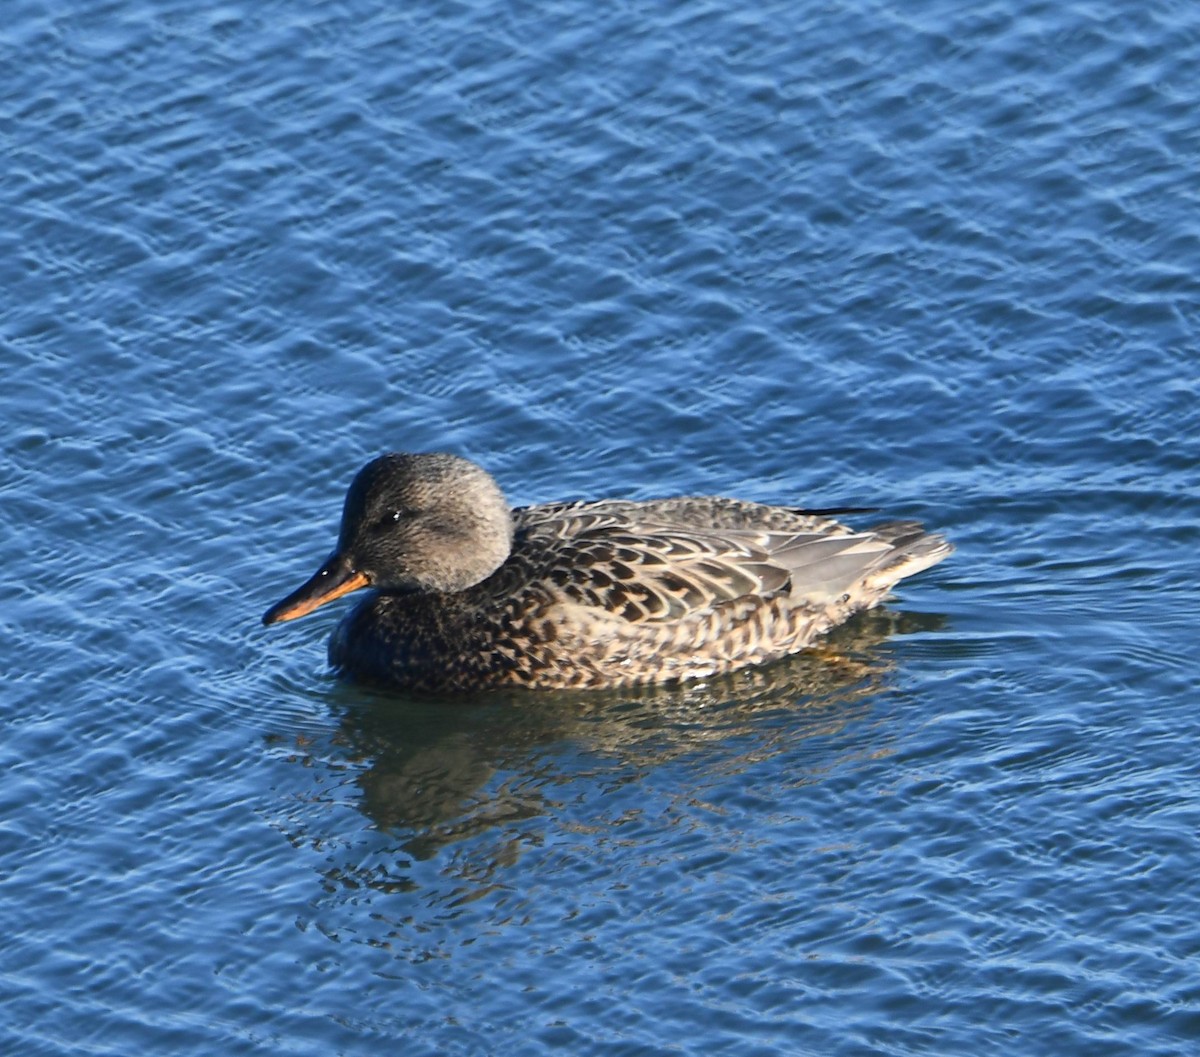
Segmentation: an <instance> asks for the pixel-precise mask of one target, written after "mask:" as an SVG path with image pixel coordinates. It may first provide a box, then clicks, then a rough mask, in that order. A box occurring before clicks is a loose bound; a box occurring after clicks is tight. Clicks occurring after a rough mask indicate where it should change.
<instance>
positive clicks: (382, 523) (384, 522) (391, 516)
mask: <svg viewBox="0 0 1200 1057" xmlns="http://www.w3.org/2000/svg"><path fill="white" fill-rule="evenodd" d="M409 514H410V511H408V510H404V509H400V510H389V511H388V512H387V513H386V514H382V515H380V517H379V519H378V520H377V521H376V522H375V531H376V532H388V531H389V530H391V529H393V528H395V527H396V526H397V525H398V524H399V523H400V522H401V521H403V520H404V519H405V518H407V517H408V516H409Z"/></svg>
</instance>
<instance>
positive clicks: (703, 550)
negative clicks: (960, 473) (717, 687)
mask: <svg viewBox="0 0 1200 1057" xmlns="http://www.w3.org/2000/svg"><path fill="white" fill-rule="evenodd" d="M382 459H383V460H386V459H393V460H403V462H398V463H393V464H389V466H388V467H387V468H386V469H385V470H380V469H377V470H376V471H373V476H372V475H368V476H370V477H371V479H370V481H368V482H367V483H366V484H364V485H363V487H361V488H359V492H360V494H359V496H358V499H357V500H354V494H355V488H356V487H358V486H359V484H360V482H359V481H356V483H355V486H354V487H352V489H351V496H350V497H348V499H347V508H346V514H345V516H344V519H343V529H342V540H341V542H340V544H339V548H340V551H339V552H335V555H334V556H333V558H331V562H332V561H333V560H334V558H338V557H339V556H340V552H345V553H346V554H352V553H353V552H355V550H356V546H358V545H357V544H356V542H355V541H356V540H359V539H360V538H361V537H362V536H363V534H362V533H359V532H357V531H356V528H355V525H354V524H350V525H348V524H347V523H346V518H351V519H355V518H356V519H358V520H360V521H362V520H367V521H370V520H372V519H375V524H376V531H379V530H380V526H383V527H384V528H386V523H387V521H388V518H389V516H390V517H391V518H392V519H393V520H395V521H397V522H399V521H400V520H401V519H400V518H398V517H396V515H394V514H393V515H384V516H383V517H379V515H378V511H380V510H384V511H386V510H390V509H391V508H392V507H395V508H397V509H398V510H402V511H405V512H406V516H408V515H411V520H413V521H414V522H419V521H420V520H421V519H422V518H425V519H426V524H425V525H419V526H418V527H419V528H420V531H419V532H418V531H417V530H416V529H413V530H412V531H410V538H409V541H408V544H407V545H406V546H405V547H403V548H399V549H397V550H396V551H395V556H394V557H393V556H392V555H389V557H388V559H387V560H388V561H394V562H398V563H400V564H401V565H403V564H404V563H405V561H406V559H405V557H404V556H405V555H408V554H409V553H411V552H412V551H413V550H414V549H421V548H426V547H428V548H429V549H430V552H431V553H432V552H433V550H434V548H435V546H436V542H437V541H436V538H432V539H431V537H430V533H432V534H433V537H436V536H437V534H438V533H443V532H444V533H447V534H448V535H447V538H448V539H453V540H454V543H455V545H456V546H461V547H464V553H472V554H473V553H474V552H475V550H476V547H475V546H474V545H473V544H471V543H470V542H469V538H468V537H469V536H471V535H474V534H476V533H479V532H481V531H482V532H483V533H485V534H490V535H493V536H494V535H495V534H497V533H509V532H511V541H512V542H511V548H510V550H509V551H508V553H507V557H506V558H503V559H502V561H501V562H500V564H499V565H498V567H497V568H495V570H494V571H493V572H491V573H490V575H487V576H486V577H484V578H483V579H481V580H479V581H478V582H475V583H471V584H468V585H465V586H461V585H459V584H455V585H454V589H429V585H428V584H426V585H425V586H424V587H423V588H422V587H418V588H415V589H414V587H413V586H412V581H414V580H415V579H419V573H418V572H417V571H416V570H415V566H413V567H411V568H409V567H406V568H405V570H404V572H403V575H400V574H399V573H396V574H393V575H392V576H390V577H389V575H388V574H387V573H381V572H378V571H375V570H373V569H368V572H367V573H366V575H367V576H369V582H370V583H372V584H374V585H375V586H376V587H377V589H376V590H375V591H372V592H371V593H370V594H369V595H368V596H367V597H366V598H364V599H363V600H362V601H361V602H360V603H359V604H358V605H357V606H355V607H354V609H353V610H352V611H351V612H350V613H349V614H347V616H346V617H345V619H344V620H343V621H342V623H341V625H340V626H339V627H338V629H337V631H336V632H335V633H334V636H333V638H332V640H331V642H330V649H329V657H330V661H331V663H333V664H334V665H335V666H337V667H339V668H341V669H342V670H343V671H345V672H346V673H347V674H349V675H351V676H353V677H355V678H358V679H362V680H365V681H368V682H372V683H376V684H384V685H389V686H394V687H400V688H406V689H416V690H428V691H435V692H444V691H467V690H478V689H487V688H499V687H513V686H522V687H531V688H579V689H586V688H600V687H619V686H629V685H634V684H639V683H646V682H653V681H661V680H673V679H690V678H699V677H704V676H710V675H715V674H718V673H721V672H727V671H732V670H735V669H737V668H740V667H743V666H745V665H748V664H758V663H762V662H765V661H769V660H772V659H774V658H778V657H781V656H784V655H786V654H789V653H794V652H796V651H797V650H800V649H802V648H804V647H805V646H807V645H809V644H810V643H811V642H812V641H813V640H814V639H815V638H816V637H818V636H819V635H821V634H822V633H823V632H825V631H827V630H828V629H829V628H831V627H833V626H834V625H836V624H838V623H840V622H841V621H843V620H845V619H846V617H848V616H849V615H850V614H851V613H853V612H855V611H857V610H860V609H865V608H869V607H871V606H873V605H875V604H876V603H878V602H879V601H880V600H881V599H882V598H883V597H884V596H885V595H886V594H887V593H888V591H889V589H890V588H891V587H892V586H893V585H894V584H895V583H896V582H897V581H898V580H900V579H901V578H903V577H905V576H910V575H912V574H913V573H916V572H919V571H921V570H922V569H925V568H928V567H929V566H931V565H933V564H935V563H936V562H939V561H941V560H942V559H943V558H944V557H945V556H946V555H947V554H949V553H950V551H951V549H952V548H951V546H950V544H948V543H947V542H946V541H945V540H944V539H942V537H940V536H936V535H932V534H929V533H926V532H925V531H924V530H923V529H922V528H921V526H920V525H919V524H917V523H916V522H911V521H896V522H890V523H886V524H882V525H878V526H875V527H874V528H872V529H871V530H869V531H865V532H856V531H853V530H851V529H849V528H847V527H846V526H844V525H842V524H840V523H838V522H836V521H834V520H832V519H831V518H829V517H826V516H822V515H819V514H814V513H806V512H804V511H802V510H797V509H792V508H788V507H775V506H764V505H760V504H756V503H749V502H743V501H740V500H735V499H724V498H719V497H693V498H679V499H664V500H656V501H650V502H632V501H628V500H601V501H598V502H580V503H559V504H548V505H543V506H530V507H524V508H520V509H517V510H513V511H511V512H509V511H508V509H507V507H504V509H503V515H502V516H503V518H504V519H510V520H505V521H501V520H500V518H501V514H500V513H499V512H496V511H492V512H491V514H489V515H487V516H481V517H479V518H476V519H474V524H473V525H472V528H471V531H470V532H469V533H468V534H467V536H465V537H463V536H460V534H458V533H457V529H458V528H459V527H460V524H459V522H458V521H455V520H454V519H453V518H452V517H451V519H450V520H447V517H446V514H447V511H445V510H442V511H440V512H439V507H440V505H441V504H439V501H438V498H437V496H436V495H435V496H433V497H432V499H431V500H430V502H429V503H428V506H427V507H422V506H421V505H420V504H417V508H416V510H415V511H414V509H413V504H412V503H411V501H410V497H409V496H408V495H407V493H408V492H410V491H411V489H410V488H409V487H408V484H409V482H410V480H411V479H412V478H413V475H416V476H417V477H420V476H422V475H423V474H424V473H425V470H426V465H425V464H423V462H422V460H429V459H438V460H451V461H450V462H443V463H442V465H441V466H440V467H439V468H438V475H437V476H438V480H439V488H441V489H442V490H447V489H448V490H450V491H453V492H455V493H456V499H461V498H462V497H463V495H467V496H470V495H471V493H472V492H473V490H474V488H475V487H476V486H475V484H474V483H473V480H475V479H478V480H482V478H475V477H474V475H479V474H482V473H483V472H482V471H481V470H479V469H478V468H477V467H474V466H473V464H470V463H466V462H465V460H457V459H455V457H453V456H384V457H382ZM380 462H381V460H376V461H375V463H372V464H369V466H368V467H367V469H365V470H364V471H363V474H360V479H361V478H362V477H363V475H366V474H368V471H369V470H371V467H375V466H377V464H379V463H380ZM460 465H461V466H462V467H470V471H469V474H468V476H467V477H463V478H462V479H460V478H459V477H458V475H457V469H458V468H459V466H460ZM464 472H466V471H464ZM484 476H486V475H484ZM487 481H488V482H490V478H487ZM491 487H493V488H494V485H492V486H491ZM373 490H374V491H373ZM434 491H436V490H434ZM374 492H379V493H381V495H380V496H375V495H374ZM387 493H390V494H387ZM495 495H499V490H498V489H496V490H495ZM372 497H374V498H382V499H383V500H385V501H381V502H377V503H376V502H373V498H372ZM352 500H354V501H352ZM422 502H424V500H422ZM492 502H493V500H492V498H491V493H490V492H489V494H488V496H486V497H482V498H480V499H479V501H478V503H476V501H475V499H474V498H469V499H468V500H467V503H468V506H470V508H471V509H472V511H473V512H474V511H475V510H476V509H477V508H480V507H487V506H489V505H491V504H492ZM500 502H501V503H503V500H502V497H501V499H500ZM491 543H492V544H493V545H494V544H495V540H494V539H493V540H492V541H491ZM367 545H368V544H366V543H363V544H361V547H366V546H367ZM361 547H360V548H359V549H361ZM500 550H501V551H502V548H501V549H500ZM498 553H499V552H498ZM343 564H345V562H343ZM359 564H362V566H363V568H364V569H367V568H368V566H367V564H365V563H359ZM376 564H377V565H380V566H381V567H382V565H383V564H384V562H383V559H376ZM409 564H410V565H411V564H412V563H409ZM349 566H354V567H355V568H357V567H358V566H357V565H356V563H355V561H354V560H353V559H350V560H349V565H348V566H347V567H349ZM318 575H320V574H318ZM316 579H317V578H316V577H314V580H316ZM393 581H401V582H403V584H404V586H403V587H401V588H400V589H397V588H396V587H395V584H394V583H393ZM310 584H311V581H310ZM307 587H309V585H306V588H307ZM301 590H302V591H303V590H304V589H301ZM339 590H340V589H339ZM310 593H311V591H310ZM298 594H300V592H297V595H298ZM291 597H292V598H295V596H291ZM287 602H289V600H285V602H284V603H280V605H279V606H276V607H273V609H272V610H271V611H270V612H269V613H268V615H267V617H266V618H264V619H265V620H269V621H270V620H274V619H288V616H289V615H292V613H291V610H290V609H287V607H286V606H285V603H287ZM316 604H320V602H319V601H318V602H317V603H316ZM305 605H308V603H305ZM293 608H294V606H293ZM283 610H286V614H285V615H282V616H280V615H277V614H278V613H279V612H281V611H283ZM307 611H308V610H307V608H303V609H301V612H307ZM294 615H299V613H296V614H294Z"/></svg>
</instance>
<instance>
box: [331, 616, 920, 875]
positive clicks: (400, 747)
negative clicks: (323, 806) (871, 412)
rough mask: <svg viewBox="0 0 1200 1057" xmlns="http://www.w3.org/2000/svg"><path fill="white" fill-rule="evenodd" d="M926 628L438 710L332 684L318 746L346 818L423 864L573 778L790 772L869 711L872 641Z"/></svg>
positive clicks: (883, 621) (904, 619)
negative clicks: (333, 768) (340, 777)
mask: <svg viewBox="0 0 1200 1057" xmlns="http://www.w3.org/2000/svg"><path fill="white" fill-rule="evenodd" d="M939 623H940V619H939V618H937V617H930V616H914V615H898V614H894V613H888V612H886V611H878V610H876V611H872V612H870V613H867V614H864V615H862V616H860V617H858V618H856V619H854V620H852V621H851V622H850V623H848V624H846V625H844V626H843V627H841V628H839V629H838V630H837V631H836V632H835V634H833V635H831V636H830V637H829V638H828V639H827V640H826V642H825V644H824V646H823V647H822V649H820V650H818V651H808V652H805V653H803V654H800V655H797V656H795V657H792V658H789V659H788V660H786V661H783V662H780V663H777V664H774V665H770V666H767V667H763V668H757V669H749V670H744V671H741V672H737V673H734V674H732V675H729V676H725V677H722V678H720V679H714V680H711V681H708V682H706V683H701V684H685V685H680V686H674V687H670V686H667V687H661V686H660V687H648V688H645V689H640V690H633V691H630V690H626V691H620V692H615V691H614V692H612V693H595V692H592V693H587V694H552V693H546V692H539V693H536V694H535V693H528V692H527V693H524V694H521V695H519V696H518V695H509V696H504V697H499V696H494V695H493V696H489V697H487V698H485V699H476V700H474V701H461V700H457V701H446V700H419V699H413V698H398V697H394V696H383V695H375V694H370V693H366V692H364V691H362V690H359V689H356V688H354V687H350V686H342V687H339V688H338V690H337V704H338V708H339V710H340V712H341V719H340V729H339V731H338V735H337V737H336V739H335V744H334V745H331V746H327V747H326V749H327V751H330V752H332V753H333V754H334V756H335V757H340V764H341V766H343V767H349V768H350V769H351V770H352V771H357V775H356V777H355V779H354V782H355V784H356V786H357V788H358V790H359V791H360V794H361V799H360V800H359V807H360V809H361V810H362V811H363V812H364V813H365V814H366V815H367V816H368V817H369V818H370V819H371V820H372V822H373V823H374V826H375V828H376V829H378V830H380V831H383V832H384V833H387V834H390V835H391V837H392V842H391V846H392V847H393V848H394V849H395V850H396V851H397V852H400V853H402V854H403V855H405V856H407V857H411V859H413V860H417V861H420V860H426V859H430V858H433V857H435V856H437V855H438V853H439V852H440V851H441V850H442V849H443V848H445V847H446V846H448V845H451V844H454V843H457V842H463V841H470V840H471V839H472V838H476V837H479V836H481V835H483V834H485V833H486V832H487V831H489V830H493V829H495V828H497V827H503V828H506V829H510V828H512V827H517V828H519V827H520V826H521V824H522V823H523V822H525V821H528V820H530V819H534V818H535V817H537V816H543V815H554V814H555V813H556V812H557V811H558V808H559V807H560V806H561V800H562V798H564V797H569V796H571V795H574V794H572V793H571V792H570V791H569V790H568V789H567V787H568V786H570V785H571V784H573V783H577V782H579V781H580V780H584V781H586V782H588V783H589V785H588V787H589V788H590V789H595V788H596V787H597V786H599V787H600V788H601V789H602V790H609V789H612V788H614V787H616V786H619V785H624V784H626V783H630V782H636V781H638V780H639V779H640V778H642V777H644V776H645V775H646V774H647V773H648V772H649V771H651V770H652V769H654V768H656V767H659V766H661V765H662V764H664V763H665V762H667V761H670V760H673V759H677V758H679V757H682V756H686V755H688V754H697V753H700V754H702V755H701V756H700V758H701V759H703V760H704V761H706V763H710V764H712V765H713V766H719V767H721V768H722V769H723V770H726V771H727V770H728V769H730V768H734V769H737V768H741V767H748V766H751V765H752V764H754V763H755V762H757V761H760V760H762V759H764V758H765V757H769V756H771V755H773V754H775V753H777V752H780V751H788V752H789V753H791V754H793V755H797V758H798V759H800V760H801V761H802V763H803V762H804V761H805V759H806V757H805V756H804V754H803V749H802V748H801V747H799V746H801V744H802V743H803V742H805V741H806V740H808V741H810V742H812V743H814V744H819V743H822V742H823V741H825V739H822V738H821V737H819V736H820V735H829V734H835V733H837V732H838V731H840V730H841V729H842V728H844V727H845V726H846V725H847V724H851V723H855V722H861V721H862V720H863V719H864V717H865V716H867V715H868V714H869V712H870V700H871V698H872V696H873V695H875V694H876V693H878V691H879V690H880V689H881V688H883V687H884V686H886V684H887V680H888V673H889V671H890V670H891V668H892V666H893V662H892V658H891V654H890V652H889V650H888V649H887V648H886V647H885V646H884V645H883V644H884V642H885V640H886V639H887V638H888V637H889V636H890V635H891V634H893V633H895V632H897V631H900V632H904V631H910V630H928V629H931V628H933V627H936V626H937V625H938V624H939ZM829 751H830V750H829V749H828V746H827V745H826V747H825V748H819V747H814V748H813V750H812V758H811V759H810V760H808V761H807V762H808V765H809V766H811V768H812V769H813V772H814V773H816V772H818V771H819V770H820V769H821V768H823V767H824V766H827V765H828V763H829V761H828V759H825V758H824V756H823V754H825V755H827V754H828V752H829ZM791 765H792V761H789V766H791ZM797 780H803V776H802V775H801V776H798V779H797ZM575 788H576V790H578V786H575ZM489 843H491V842H489ZM495 853H496V848H495V847H494V845H493V846H492V847H491V854H492V855H495ZM501 859H503V854H501ZM460 865H461V864H460ZM501 865H502V862H495V861H493V862H492V863H491V866H490V867H489V869H494V868H496V867H498V866H501ZM379 880H382V878H380V877H379V875H378V874H377V873H375V872H369V875H368V876H360V877H359V878H358V882H359V883H361V884H365V885H370V886H372V887H376V886H377V885H376V883H375V882H376V881H379ZM395 881H396V878H395V876H394V875H393V876H392V877H391V878H390V879H389V880H388V881H387V882H386V884H387V886H388V887H394V885H395ZM402 887H404V886H403V885H402Z"/></svg>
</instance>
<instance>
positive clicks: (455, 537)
mask: <svg viewBox="0 0 1200 1057" xmlns="http://www.w3.org/2000/svg"><path fill="white" fill-rule="evenodd" d="M512 535H513V524H512V515H511V513H510V512H509V509H508V503H507V502H506V501H505V498H504V494H503V493H502V492H501V491H500V488H499V486H498V485H497V484H496V482H495V481H494V480H492V478H491V476H490V475H489V474H488V473H487V472H486V471H485V470H483V469H481V468H480V467H478V466H476V465H475V464H474V463H473V462H468V461H467V460H466V459H461V458H459V457H458V456H457V455H445V454H430V455H402V454H390V455H381V456H380V457H379V458H377V459H373V460H372V461H371V462H369V463H367V465H366V466H364V467H363V468H362V469H361V470H359V471H358V475H357V476H356V477H355V478H354V482H353V483H352V484H351V485H350V491H349V492H347V493H346V505H345V507H344V508H343V509H342V529H341V532H340V534H339V535H338V544H337V547H336V549H335V550H334V552H333V553H332V554H331V555H330V556H329V557H328V558H327V559H326V560H325V563H324V564H323V565H322V566H321V568H319V569H318V570H317V571H316V573H315V574H314V575H313V576H312V578H311V579H310V580H309V581H308V582H307V583H305V584H304V585H302V586H301V587H299V588H298V589H297V590H295V591H293V592H292V593H291V594H290V595H288V596H287V598H285V599H283V600H282V601H280V602H277V603H275V605H273V606H272V607H271V608H270V609H268V610H267V611H266V613H265V614H263V623H264V624H275V623H277V622H278V621H281V620H294V619H295V618H296V617H302V616H304V615H305V614H306V613H311V612H312V611H313V610H314V609H316V608H317V607H318V606H322V605H324V604H325V603H326V602H332V601H333V600H334V599H335V598H340V597H341V596H342V595H344V594H348V593H349V592H350V591H355V590H357V589H358V588H360V587H374V588H377V589H379V590H381V591H396V592H402V591H462V590H464V589H465V588H468V587H470V586H472V585H473V584H477V583H479V582H480V581H481V580H484V579H486V578H487V577H488V576H490V575H491V574H492V573H493V572H495V571H496V570H497V569H498V568H499V567H500V566H501V565H502V564H503V563H504V561H505V559H506V558H507V557H508V555H509V552H510V550H511V548H512Z"/></svg>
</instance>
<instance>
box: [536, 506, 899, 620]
mask: <svg viewBox="0 0 1200 1057" xmlns="http://www.w3.org/2000/svg"><path fill="white" fill-rule="evenodd" d="M655 514H656V512H655V511H653V510H645V509H637V508H634V509H632V510H617V509H613V507H612V506H608V507H602V508H599V509H587V508H583V507H581V508H574V509H570V510H564V511H563V516H562V517H561V518H554V517H550V518H546V519H543V520H537V521H531V522H528V523H527V533H528V537H527V538H528V544H527V546H529V549H530V550H531V551H533V550H537V551H540V553H541V554H542V556H543V558H542V560H541V561H539V562H537V563H536V564H537V566H538V570H537V573H536V575H537V578H538V579H539V581H540V582H541V583H542V584H544V586H545V588H546V589H547V590H549V591H550V592H551V593H552V594H553V595H554V596H556V597H557V598H558V599H559V600H560V601H562V602H564V603H569V604H575V605H582V606H586V607H588V608H590V609H594V610H600V611H603V612H605V613H608V614H610V615H612V616H614V617H619V618H620V619H622V620H625V621H629V622H634V623H644V622H656V623H657V622H675V621H683V620H687V619H690V618H691V617H694V616H697V615H699V614H702V613H705V612H709V611H711V610H712V609H714V608H715V607H717V606H720V605H721V604H723V603H726V602H731V601H733V600H734V599H739V598H744V597H746V596H757V597H762V598H769V597H774V596H777V595H784V594H786V595H789V596H790V597H791V598H792V599H793V600H795V601H796V602H797V603H802V602H811V603H812V604H814V605H823V604H825V603H827V602H829V601H831V600H833V599H835V598H837V597H839V596H840V595H841V594H843V593H845V592H846V591H848V590H849V589H850V587H851V585H853V584H854V583H856V582H858V581H859V580H861V579H862V578H863V577H864V576H866V575H868V574H869V573H870V572H871V571H872V570H874V569H876V568H878V567H879V566H881V565H882V564H884V563H885V562H886V560H887V557H888V555H889V554H891V553H892V552H893V550H894V546H893V544H891V543H890V542H888V541H886V540H884V539H881V538H880V537H879V536H877V535H876V534H874V533H854V532H851V531H850V530H848V529H846V528H845V527H844V526H841V525H838V524H836V523H835V522H827V523H826V524H825V525H823V526H822V528H824V531H817V532H814V531H794V530H791V531H789V530H780V529H750V528H711V527H708V526H703V527H696V526H687V527H682V526H679V525H676V524H664V523H661V522H658V521H656V520H654V517H655ZM647 515H649V517H650V518H651V519H650V520H644V518H645V517H646V516H647Z"/></svg>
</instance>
